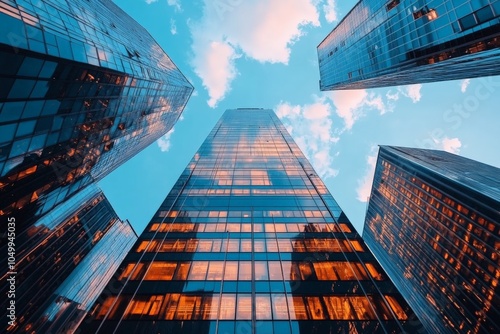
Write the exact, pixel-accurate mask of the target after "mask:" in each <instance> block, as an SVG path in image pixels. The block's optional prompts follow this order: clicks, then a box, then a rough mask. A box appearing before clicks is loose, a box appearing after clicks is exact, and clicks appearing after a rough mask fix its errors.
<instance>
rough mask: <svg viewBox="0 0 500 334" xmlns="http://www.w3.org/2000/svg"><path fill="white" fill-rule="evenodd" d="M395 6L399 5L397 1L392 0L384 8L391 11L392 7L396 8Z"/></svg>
mask: <svg viewBox="0 0 500 334" xmlns="http://www.w3.org/2000/svg"><path fill="white" fill-rule="evenodd" d="M397 5H399V0H392V1H390V2H389V3H388V4H387V6H386V8H387V11H390V10H391V9H393V8H394V7H396V6H397Z"/></svg>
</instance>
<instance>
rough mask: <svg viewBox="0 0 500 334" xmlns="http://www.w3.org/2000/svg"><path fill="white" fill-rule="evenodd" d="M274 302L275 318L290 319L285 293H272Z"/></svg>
mask: <svg viewBox="0 0 500 334" xmlns="http://www.w3.org/2000/svg"><path fill="white" fill-rule="evenodd" d="M271 300H272V304H273V319H275V320H286V319H288V307H287V302H286V298H285V295H284V294H273V295H271Z"/></svg>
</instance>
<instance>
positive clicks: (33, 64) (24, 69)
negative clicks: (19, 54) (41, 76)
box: [17, 57, 43, 77]
mask: <svg viewBox="0 0 500 334" xmlns="http://www.w3.org/2000/svg"><path fill="white" fill-rule="evenodd" d="M42 66H43V60H41V59H37V58H31V57H25V58H24V61H23V64H22V65H21V67H20V68H19V71H18V72H17V75H18V76H27V77H38V73H39V72H40V69H41V68H42Z"/></svg>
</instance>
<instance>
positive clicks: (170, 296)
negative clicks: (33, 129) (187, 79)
mask: <svg viewBox="0 0 500 334" xmlns="http://www.w3.org/2000/svg"><path fill="white" fill-rule="evenodd" d="M81 330H82V332H85V333H87V332H89V333H90V332H92V333H93V332H99V333H197V334H200V333H280V334H282V333H398V332H403V331H407V332H412V333H417V332H419V330H421V325H420V322H419V321H418V320H417V319H416V318H415V316H414V315H413V313H412V311H411V310H410V309H409V308H408V306H407V304H406V303H405V302H404V301H403V300H402V298H401V296H400V294H399V293H398V292H397V290H396V289H395V287H394V286H393V285H392V283H391V282H390V281H389V280H388V279H387V277H386V275H385V274H384V272H383V271H382V270H381V268H380V267H379V264H378V263H377V261H376V260H375V258H374V257H373V255H372V254H371V253H370V252H369V251H368V249H367V248H366V246H365V245H364V243H363V241H362V239H361V238H360V236H359V235H358V234H357V233H356V231H355V230H354V228H353V227H352V225H351V223H350V222H349V220H348V219H347V217H346V216H345V215H344V213H343V212H342V210H341V209H340V207H339V206H338V204H337V203H336V202H335V200H334V199H333V197H332V196H331V195H330V193H329V192H328V190H327V189H326V187H325V185H324V184H323V182H322V181H321V179H320V178H319V177H318V176H317V174H316V172H315V171H314V169H313V168H312V166H311V165H310V163H309V162H308V160H307V159H306V158H305V157H304V155H303V154H302V152H301V151H300V149H299V148H298V146H297V145H296V144H295V142H294V141H293V139H292V138H291V136H290V135H289V134H288V133H287V131H286V129H285V127H284V126H283V124H281V122H280V121H279V119H278V118H277V117H276V115H275V114H274V112H273V111H272V110H263V109H238V110H228V111H226V112H225V114H224V115H223V116H222V118H221V120H220V121H219V122H218V123H217V124H216V126H215V127H214V129H213V130H212V132H211V133H210V134H209V136H208V137H207V139H206V140H205V142H204V143H203V145H202V146H201V147H200V149H199V150H198V152H197V153H196V154H195V156H194V157H193V159H192V160H191V162H190V163H189V165H188V166H187V168H186V169H185V170H184V172H183V173H182V175H181V176H180V178H179V180H178V181H177V183H176V184H175V186H174V187H173V189H172V190H171V191H170V193H169V195H168V196H167V197H166V199H165V201H164V202H163V204H162V205H161V206H160V208H159V209H158V211H157V212H156V214H155V215H154V217H153V218H152V220H151V222H150V223H149V225H148V226H147V227H146V229H145V231H144V233H143V234H142V235H141V236H140V238H139V240H138V241H137V243H136V245H135V246H134V247H133V248H132V250H131V251H130V253H129V254H128V256H127V257H126V258H125V260H124V262H123V263H122V265H121V266H120V268H119V269H118V271H117V273H116V275H115V278H114V279H113V280H112V281H111V282H110V284H109V286H108V288H106V289H105V292H104V293H103V295H101V297H100V298H99V300H98V301H97V303H96V304H95V305H94V307H93V310H92V313H91V314H90V315H89V316H88V317H87V318H86V319H85V320H84V321H83V323H82V326H81Z"/></svg>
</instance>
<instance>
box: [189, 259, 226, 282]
mask: <svg viewBox="0 0 500 334" xmlns="http://www.w3.org/2000/svg"><path fill="white" fill-rule="evenodd" d="M195 265H196V262H195ZM223 268H224V262H222V261H210V265H209V267H208V275H207V280H216V281H220V280H221V279H222V271H223Z"/></svg>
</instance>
